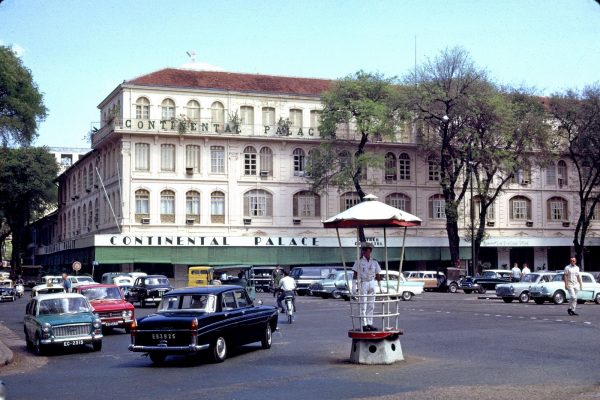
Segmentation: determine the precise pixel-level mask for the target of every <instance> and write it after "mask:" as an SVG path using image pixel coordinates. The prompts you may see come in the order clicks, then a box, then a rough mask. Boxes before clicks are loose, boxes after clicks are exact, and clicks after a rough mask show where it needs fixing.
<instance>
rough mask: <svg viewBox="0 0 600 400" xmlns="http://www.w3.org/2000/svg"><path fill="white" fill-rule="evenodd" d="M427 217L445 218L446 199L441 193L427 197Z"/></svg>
mask: <svg viewBox="0 0 600 400" xmlns="http://www.w3.org/2000/svg"><path fill="white" fill-rule="evenodd" d="M429 218H431V219H446V200H445V199H444V196H442V195H441V194H434V195H433V196H431V197H430V198H429Z"/></svg>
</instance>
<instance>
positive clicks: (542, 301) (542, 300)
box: [533, 299, 544, 304]
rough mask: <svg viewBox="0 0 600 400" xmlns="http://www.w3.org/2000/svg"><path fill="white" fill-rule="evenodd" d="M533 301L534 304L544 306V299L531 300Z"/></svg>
mask: <svg viewBox="0 0 600 400" xmlns="http://www.w3.org/2000/svg"><path fill="white" fill-rule="evenodd" d="M533 301H535V304H544V299H533Z"/></svg>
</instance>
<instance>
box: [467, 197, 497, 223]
mask: <svg viewBox="0 0 600 400" xmlns="http://www.w3.org/2000/svg"><path fill="white" fill-rule="evenodd" d="M481 205H482V204H481V196H479V195H477V196H474V197H473V207H474V209H473V212H474V213H475V218H479V217H478V216H479V215H480V214H481ZM485 220H486V221H495V220H496V207H495V206H494V203H492V204H490V205H489V206H488V208H487V212H486V213H485Z"/></svg>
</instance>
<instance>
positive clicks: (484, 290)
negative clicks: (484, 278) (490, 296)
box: [477, 286, 487, 294]
mask: <svg viewBox="0 0 600 400" xmlns="http://www.w3.org/2000/svg"><path fill="white" fill-rule="evenodd" d="M477 292H479V294H485V292H487V290H486V288H484V287H483V286H480V287H479V289H478V290H477Z"/></svg>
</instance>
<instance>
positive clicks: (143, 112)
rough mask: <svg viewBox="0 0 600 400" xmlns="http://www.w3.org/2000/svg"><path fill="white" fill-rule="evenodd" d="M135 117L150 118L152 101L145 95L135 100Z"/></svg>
mask: <svg viewBox="0 0 600 400" xmlns="http://www.w3.org/2000/svg"><path fill="white" fill-rule="evenodd" d="M135 118H136V119H150V101H149V100H148V99H147V98H145V97H140V98H138V99H137V101H136V102H135Z"/></svg>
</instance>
